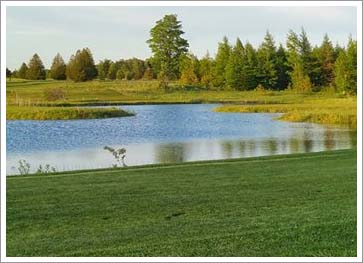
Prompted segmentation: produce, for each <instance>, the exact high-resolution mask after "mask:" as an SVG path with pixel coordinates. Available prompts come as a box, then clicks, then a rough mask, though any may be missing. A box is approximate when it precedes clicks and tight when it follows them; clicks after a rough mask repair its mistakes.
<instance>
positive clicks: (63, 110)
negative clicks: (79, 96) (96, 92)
mask: <svg viewBox="0 0 363 263" xmlns="http://www.w3.org/2000/svg"><path fill="white" fill-rule="evenodd" d="M133 115H134V114H133V113H130V112H127V111H125V110H122V109H120V108H115V107H112V108H82V107H29V106H23V107H15V106H8V107H7V110H6V118H7V120H75V119H102V118H116V117H128V116H133Z"/></svg>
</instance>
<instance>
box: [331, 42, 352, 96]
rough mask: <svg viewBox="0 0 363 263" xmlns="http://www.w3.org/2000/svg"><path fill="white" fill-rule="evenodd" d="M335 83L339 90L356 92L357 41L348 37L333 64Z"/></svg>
mask: <svg viewBox="0 0 363 263" xmlns="http://www.w3.org/2000/svg"><path fill="white" fill-rule="evenodd" d="M334 74H335V85H336V86H337V88H338V90H339V91H341V92H347V93H352V94H356V93H357V41H353V40H352V39H351V38H350V39H349V42H348V46H347V49H346V50H344V49H342V50H341V51H340V52H339V55H338V58H337V60H336V61H335V65H334Z"/></svg>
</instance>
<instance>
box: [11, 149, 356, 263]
mask: <svg viewBox="0 0 363 263" xmlns="http://www.w3.org/2000/svg"><path fill="white" fill-rule="evenodd" d="M356 153H357V152H356V150H354V149H353V150H340V151H331V152H320V153H306V154H292V155H277V156H270V157H259V158H247V159H234V160H233V159H232V160H222V161H208V162H193V163H183V164H175V165H173V164H167V165H153V166H142V167H135V168H131V167H128V168H123V169H122V168H121V169H108V170H96V171H92V170H89V171H78V172H67V173H59V174H54V175H31V176H11V177H8V178H7V179H6V180H7V198H6V201H7V214H6V220H7V225H6V228H7V229H6V239H7V240H6V241H7V242H6V246H7V251H6V252H7V256H14V257H16V256H19V257H20V256H29V257H30V256H110V257H111V256H186V257H188V256H246V257H249V256H258V257H263V256H319V257H329V256H334V257H338V256H339V257H342V256H343V257H353V256H356V255H357V252H356V248H357V236H356V230H357V229H356V223H357V221H356V208H357V207H356V196H357V195H356V189H357V185H356V172H357V169H356V167H357V166H356V165H357V159H356Z"/></svg>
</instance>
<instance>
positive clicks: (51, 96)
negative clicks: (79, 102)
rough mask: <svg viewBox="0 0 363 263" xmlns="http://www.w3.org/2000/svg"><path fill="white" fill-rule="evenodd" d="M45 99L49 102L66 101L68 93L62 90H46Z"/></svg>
mask: <svg viewBox="0 0 363 263" xmlns="http://www.w3.org/2000/svg"><path fill="white" fill-rule="evenodd" d="M44 97H45V99H46V100H47V101H56V100H65V99H66V93H65V91H64V90H63V89H62V88H52V89H46V90H45V91H44Z"/></svg>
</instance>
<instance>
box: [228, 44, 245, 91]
mask: <svg viewBox="0 0 363 263" xmlns="http://www.w3.org/2000/svg"><path fill="white" fill-rule="evenodd" d="M244 57H245V50H244V47H243V44H242V42H241V40H240V39H239V38H237V41H236V45H235V46H234V48H233V50H232V52H231V54H230V56H229V59H228V63H227V66H226V73H225V75H226V83H227V86H228V87H229V88H232V89H238V90H244V89H246V88H247V84H246V74H245V71H244Z"/></svg>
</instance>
